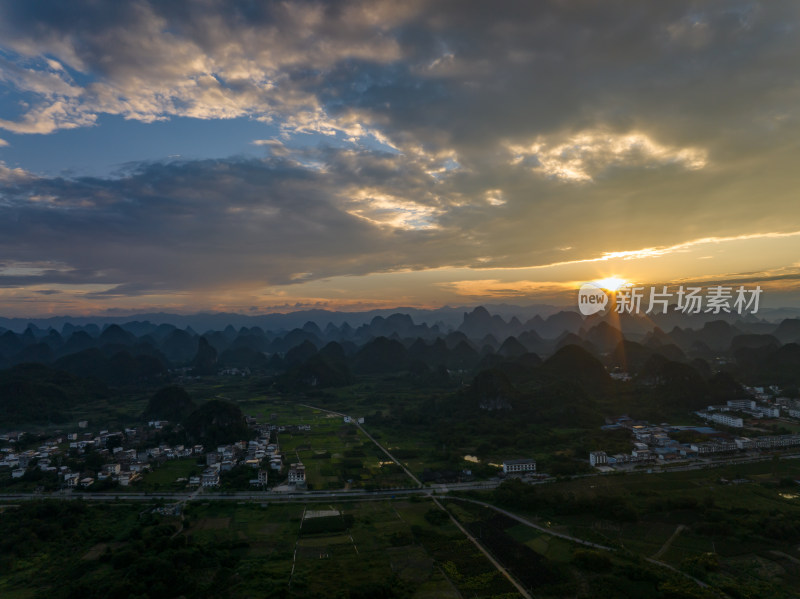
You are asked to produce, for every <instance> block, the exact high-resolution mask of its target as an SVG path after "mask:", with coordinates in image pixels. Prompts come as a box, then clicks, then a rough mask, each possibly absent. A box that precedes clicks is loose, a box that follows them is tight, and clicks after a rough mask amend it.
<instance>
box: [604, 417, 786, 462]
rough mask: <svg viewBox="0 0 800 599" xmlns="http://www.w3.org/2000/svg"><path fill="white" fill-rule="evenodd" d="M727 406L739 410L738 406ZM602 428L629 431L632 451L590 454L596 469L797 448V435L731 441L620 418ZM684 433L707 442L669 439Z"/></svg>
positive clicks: (705, 430) (712, 432)
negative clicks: (612, 453) (750, 451)
mask: <svg viewBox="0 0 800 599" xmlns="http://www.w3.org/2000/svg"><path fill="white" fill-rule="evenodd" d="M729 403H730V402H729ZM726 407H728V406H726ZM731 407H732V408H733V409H739V407H738V405H734V406H731ZM603 428H604V429H613V428H627V429H630V431H631V435H632V437H633V440H634V442H633V450H632V451H631V453H630V454H626V453H618V454H614V455H609V454H607V453H606V452H605V451H592V452H590V453H589V463H590V464H591V465H592V466H595V467H598V468H607V467H616V466H624V465H626V464H637V463H665V462H672V461H676V460H686V459H692V458H696V457H698V456H707V455H709V454H722V453H730V452H735V451H747V450H761V449H766V450H769V449H780V448H785V447H795V446H800V434H789V435H765V436H760V437H755V438H752V439H751V438H748V437H735V438H731V437H730V436H729V435H726V434H724V433H720V432H719V431H716V430H714V429H711V428H707V427H673V426H670V425H668V424H661V425H659V426H655V425H651V424H649V423H646V422H637V421H634V420H632V419H631V418H628V417H627V416H623V417H622V418H619V419H617V420H616V422H614V423H612V424H609V425H606V426H604V427H603ZM684 430H694V431H695V432H698V433H701V434H704V435H707V436H708V438H709V440H708V441H705V442H696V443H681V442H680V441H678V440H676V439H673V438H671V437H670V434H671V433H676V432H680V431H684Z"/></svg>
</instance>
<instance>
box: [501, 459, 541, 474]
mask: <svg viewBox="0 0 800 599" xmlns="http://www.w3.org/2000/svg"><path fill="white" fill-rule="evenodd" d="M522 472H536V460H532V459H522V460H506V461H504V462H503V473H504V474H517V473H522Z"/></svg>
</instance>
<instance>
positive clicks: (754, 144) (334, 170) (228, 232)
mask: <svg viewBox="0 0 800 599" xmlns="http://www.w3.org/2000/svg"><path fill="white" fill-rule="evenodd" d="M798 27H800V3H797V2H795V1H788V0H787V1H780V0H770V1H769V2H741V1H736V0H729V1H724V2H722V1H716V2H715V1H708V2H688V1H682V0H671V1H670V2H627V1H626V2H621V1H613V0H611V1H606V2H596V1H591V2H590V1H571V0H562V1H553V2H545V1H542V2H527V3H522V2H510V1H509V2H485V1H471V0H456V1H453V2H447V1H436V2H424V1H417V0H410V1H404V2H397V1H386V2H384V1H380V0H376V1H370V2H337V3H321V2H304V1H284V2H253V1H249V0H248V1H244V0H235V1H228V0H226V1H224V2H223V1H221V0H202V1H199V2H179V1H171V2H148V1H135V0H134V1H130V2H116V1H111V0H109V1H102V0H100V1H98V0H91V1H88V0H87V1H84V0H71V1H70V2H60V1H47V2H45V1H38V0H27V1H25V2H16V1H6V0H0V315H2V316H31V317H33V316H46V315H66V314H70V315H87V314H121V315H122V314H131V313H135V312H141V311H153V310H159V311H170V312H178V313H193V312H199V311H225V312H242V313H267V312H275V311H283V312H285V311H292V310H297V309H307V308H327V309H331V310H366V309H372V308H387V307H393V306H416V307H437V306H442V305H477V304H479V303H497V302H503V303H511V304H513V303H516V304H520V305H523V304H531V303H555V304H559V305H560V304H565V305H566V304H570V303H574V301H575V298H576V297H577V289H578V287H579V286H580V285H581V284H582V283H583V282H586V281H590V280H595V279H598V278H605V277H611V276H616V277H619V278H622V279H626V280H628V281H631V282H633V283H636V284H642V285H661V284H664V285H670V286H676V285H682V284H695V285H719V284H725V285H747V286H755V285H760V286H761V287H762V288H763V289H764V292H763V295H762V303H763V305H766V306H773V307H778V306H800V201H798V200H799V199H800V197H799V195H800V192H799V190H800V170H799V169H798V165H799V164H800V120H799V117H800V35H798V33H800V32H798Z"/></svg>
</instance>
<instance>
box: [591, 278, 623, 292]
mask: <svg viewBox="0 0 800 599" xmlns="http://www.w3.org/2000/svg"><path fill="white" fill-rule="evenodd" d="M593 283H594V284H595V285H599V286H600V287H601V288H602V289H605V290H606V291H618V290H619V288H620V287H624V286H625V285H627V283H628V280H627V279H621V278H619V277H617V276H613V277H606V278H605V279H595V280H594V281H593Z"/></svg>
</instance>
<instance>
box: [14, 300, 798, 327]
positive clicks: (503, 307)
mask: <svg viewBox="0 0 800 599" xmlns="http://www.w3.org/2000/svg"><path fill="white" fill-rule="evenodd" d="M481 307H483V308H485V310H486V311H487V312H490V313H491V315H493V316H497V317H499V318H501V319H503V320H504V321H505V322H506V323H509V322H510V321H513V320H514V319H516V320H517V321H520V322H523V323H527V322H528V321H530V320H531V319H536V317H537V316H538V317H539V318H540V319H547V318H548V317H550V316H552V315H554V314H557V313H559V312H573V313H575V314H576V315H577V314H578V312H577V311H576V310H575V307H574V306H554V305H550V304H533V305H527V306H516V305H512V304H484V305H483V306H481ZM474 309H475V306H458V307H451V306H443V307H441V308H436V309H430V310H426V309H421V308H406V307H397V308H386V309H379V310H367V311H364V312H338V311H330V310H298V311H295V312H288V313H285V314H279V313H274V314H258V315H249V314H238V313H234V312H214V313H198V314H189V315H186V314H171V313H168V312H148V313H141V314H132V315H129V316H51V317H48V318H4V317H0V332H3V331H4V330H11V331H14V332H17V333H21V332H23V331H24V330H25V329H26V328H28V325H34V326H35V327H37V328H40V329H50V328H52V329H56V330H59V331H61V329H62V328H63V327H64V325H67V324H71V325H73V326H76V327H82V326H86V325H90V324H94V325H97V326H98V327H101V328H102V327H105V326H108V325H110V324H121V323H131V322H143V323H151V324H155V325H159V324H171V325H174V326H176V327H178V328H186V327H190V328H192V329H194V330H196V331H207V330H221V329H224V328H225V327H227V326H228V325H230V326H232V327H234V328H237V329H238V328H241V327H247V328H250V327H259V328H261V329H263V330H265V331H269V330H272V331H289V330H292V329H295V328H301V327H302V326H303V325H304V324H305V323H307V322H309V321H310V322H314V323H316V324H317V325H318V326H320V327H323V328H324V327H325V326H327V325H328V324H329V323H330V324H333V325H334V326H337V327H338V326H341V325H342V324H344V323H348V324H349V325H350V326H352V327H359V326H361V325H364V324H368V323H371V322H372V320H373V319H374V318H375V317H376V316H381V317H384V318H386V317H389V316H391V315H393V314H403V315H408V316H410V317H411V318H412V319H413V320H414V321H415V322H416V323H419V324H423V323H424V324H427V325H429V326H433V325H438V326H439V328H440V329H441V330H455V329H456V328H458V327H459V326H460V325H462V324H463V318H464V315H465V314H466V313H471V312H472V311H474ZM484 318H485V317H484V316H483V315H479V316H478V317H475V318H473V320H474V321H475V320H479V319H484ZM739 318H740V317H739V316H738V315H736V314H732V315H728V314H720V315H711V314H700V315H696V316H687V315H684V314H680V313H677V314H676V313H673V314H669V315H666V316H665V315H661V314H659V315H655V316H654V317H652V318H651V319H650V318H648V319H646V320H649V321H651V322H653V323H655V324H656V325H657V326H659V327H661V328H662V329H663V328H672V327H673V326H680V327H682V328H686V327H692V326H695V327H696V326H698V323H700V326H702V323H704V322H708V321H711V320H728V321H730V322H735V321H736V320H738V319H739ZM786 318H800V308H763V309H761V310H760V311H759V313H758V315H757V317H753V316H748V317H747V320H748V321H750V322H759V321H763V322H773V323H776V322H780V321H781V320H784V319H786ZM642 320H645V319H642ZM495 322H499V321H497V320H495ZM537 322H538V321H537ZM511 329H512V330H516V329H515V328H514V326H513V325H512V327H511Z"/></svg>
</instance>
